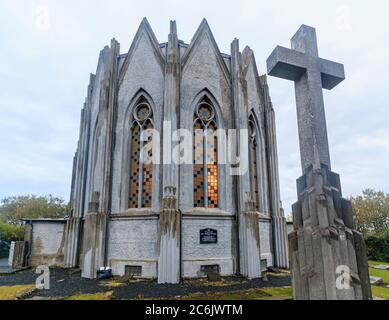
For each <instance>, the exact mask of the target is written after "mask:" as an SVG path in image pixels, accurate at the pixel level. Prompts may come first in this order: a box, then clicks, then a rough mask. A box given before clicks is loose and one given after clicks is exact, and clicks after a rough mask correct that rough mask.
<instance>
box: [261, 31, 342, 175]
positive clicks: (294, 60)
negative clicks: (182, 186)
mask: <svg viewBox="0 0 389 320" xmlns="http://www.w3.org/2000/svg"><path fill="white" fill-rule="evenodd" d="M291 44H292V49H288V48H284V47H280V46H277V47H276V48H275V49H274V51H273V52H272V54H271V55H270V57H269V58H268V60H267V70H268V74H269V75H271V76H275V77H279V78H283V79H287V80H292V81H294V83H295V92H296V105H297V118H298V130H299V139H300V153H301V166H302V170H303V173H304V171H305V169H306V168H308V167H309V166H310V165H313V166H315V165H320V163H322V164H325V165H327V166H328V169H329V170H331V162H330V153H329V147H328V137H327V126H326V119H325V111H324V100H323V92H322V88H324V89H328V90H331V89H332V88H334V87H335V86H336V85H338V84H339V83H340V82H342V81H343V80H344V79H345V75H344V67H343V65H342V64H339V63H336V62H333V61H329V60H325V59H321V58H319V54H318V48H317V39H316V31H315V29H314V28H312V27H309V26H306V25H302V26H301V27H300V29H299V30H298V31H297V33H296V34H295V35H294V36H293V38H292V39H291ZM318 162H320V163H318Z"/></svg>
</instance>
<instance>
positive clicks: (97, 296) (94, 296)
mask: <svg viewBox="0 0 389 320" xmlns="http://www.w3.org/2000/svg"><path fill="white" fill-rule="evenodd" d="M112 293H113V292H112V291H109V292H98V293H88V294H78V295H74V296H70V297H67V298H65V300H111V299H112Z"/></svg>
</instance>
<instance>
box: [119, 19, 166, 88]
mask: <svg viewBox="0 0 389 320" xmlns="http://www.w3.org/2000/svg"><path fill="white" fill-rule="evenodd" d="M142 37H146V39H147V40H148V41H149V43H150V45H151V47H152V50H153V53H154V56H155V57H156V59H157V61H158V64H159V66H160V67H161V70H163V69H164V66H165V58H164V56H163V53H162V51H161V48H160V47H159V42H158V40H157V37H156V36H155V34H154V32H153V30H152V28H151V26H150V24H149V22H148V21H147V19H146V18H143V20H142V22H141V23H140V25H139V28H138V31H137V32H136V35H135V37H134V40H133V41H132V43H131V46H130V49H129V51H128V53H127V56H126V58H125V60H124V62H123V66H122V68H121V70H120V72H119V80H118V82H119V86H120V85H121V83H122V82H123V79H124V77H125V74H126V72H127V69H128V66H129V64H130V61H131V59H132V56H133V54H134V52H135V51H136V49H137V46H138V43H139V41H140V40H141V38H142Z"/></svg>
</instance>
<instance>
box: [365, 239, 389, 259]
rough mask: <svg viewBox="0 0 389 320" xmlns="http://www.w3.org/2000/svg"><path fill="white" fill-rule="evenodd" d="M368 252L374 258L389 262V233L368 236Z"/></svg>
mask: <svg viewBox="0 0 389 320" xmlns="http://www.w3.org/2000/svg"><path fill="white" fill-rule="evenodd" d="M365 242H366V253H367V256H368V257H369V258H370V259H372V260H377V261H384V262H389V233H386V234H384V235H370V236H367V237H366V240H365Z"/></svg>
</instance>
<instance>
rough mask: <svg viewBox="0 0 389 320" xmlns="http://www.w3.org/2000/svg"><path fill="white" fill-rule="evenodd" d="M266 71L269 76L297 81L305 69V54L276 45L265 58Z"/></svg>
mask: <svg viewBox="0 0 389 320" xmlns="http://www.w3.org/2000/svg"><path fill="white" fill-rule="evenodd" d="M266 64H267V73H268V74H269V75H271V76H274V77H278V78H282V79H287V80H292V81H297V80H298V79H300V77H301V76H302V75H303V74H304V73H305V72H306V71H307V67H308V65H307V63H306V55H305V54H304V53H302V52H299V51H296V50H292V49H288V48H285V47H281V46H277V47H276V48H275V49H274V51H273V52H272V53H271V55H270V56H269V58H268V59H267V62H266Z"/></svg>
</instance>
